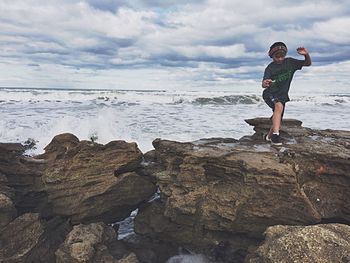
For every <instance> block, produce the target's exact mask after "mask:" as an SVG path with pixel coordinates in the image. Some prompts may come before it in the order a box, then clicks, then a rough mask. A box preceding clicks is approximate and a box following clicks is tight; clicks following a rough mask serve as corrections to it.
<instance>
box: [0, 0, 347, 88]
mask: <svg viewBox="0 0 350 263" xmlns="http://www.w3.org/2000/svg"><path fill="white" fill-rule="evenodd" d="M0 10H1V11H0V32H1V33H0V57H1V59H2V60H3V61H6V63H13V65H18V63H20V61H21V60H22V61H23V65H28V66H29V67H32V68H33V65H43V64H50V65H61V66H68V67H72V68H79V69H81V68H86V69H91V70H110V69H136V68H137V69H140V68H141V69H142V68H145V69H151V68H155V69H159V68H161V67H165V68H167V67H169V68H184V69H186V68H189V69H194V68H198V69H199V70H204V69H203V68H202V67H204V66H203V65H205V67H206V68H210V69H212V68H217V69H223V71H222V72H220V73H215V74H214V75H215V77H214V78H213V80H215V79H216V76H219V77H220V78H233V77H234V78H237V79H254V80H257V79H259V78H260V77H261V76H260V75H261V68H260V66H261V65H264V64H266V63H268V62H269V58H268V57H267V50H268V47H269V46H270V45H271V44H272V43H273V42H275V41H284V42H285V43H287V45H288V46H289V48H290V52H289V54H290V55H291V56H298V55H297V54H296V52H295V49H296V48H297V47H298V46H300V45H305V46H306V47H307V48H308V49H309V50H310V53H311V55H312V58H313V61H314V63H315V65H320V66H322V65H328V64H332V63H338V62H347V61H349V60H350V55H349V54H350V52H349V51H350V50H349V49H350V48H349V46H350V45H349V44H350V32H349V30H347V25H348V24H349V23H350V18H349V13H350V7H348V4H347V3H346V1H331V0H328V1H315V0H313V1H307V2H306V1H293V3H292V2H290V1H278V2H276V1H272V0H268V1H264V2H263V3H262V2H261V1H245V2H242V1H238V0H231V1H228V0H227V1H224V0H220V1H214V0H207V1H202V0H201V1H185V0H183V1H182V0H181V1H179V0H178V1H161V0H152V1H141V0H139V1H132V3H131V1H121V0H102V1H101V0H99V1H97V0H87V1H85V2H84V1H68V0H63V1H61V2H60V3H57V2H56V1H52V0H48V1H44V0H42V1H41V0H36V1H34V0H28V1H16V3H14V2H12V1H9V0H4V1H3V2H1V3H0ZM299 58H302V57H300V56H299ZM247 67H251V70H249V71H241V72H239V71H237V72H235V73H230V72H227V71H226V70H228V69H233V70H235V69H240V68H247ZM199 75H200V74H199ZM214 75H213V76H214ZM203 76H204V74H203ZM206 76H208V74H206ZM197 78H198V76H196V80H197ZM206 78H207V77H206ZM203 79H204V77H203ZM0 84H1V83H0Z"/></svg>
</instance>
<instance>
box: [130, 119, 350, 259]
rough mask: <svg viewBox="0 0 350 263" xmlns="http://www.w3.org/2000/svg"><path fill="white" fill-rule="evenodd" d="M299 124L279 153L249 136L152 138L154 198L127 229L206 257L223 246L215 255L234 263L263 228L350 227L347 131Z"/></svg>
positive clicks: (349, 134) (292, 127)
mask: <svg viewBox="0 0 350 263" xmlns="http://www.w3.org/2000/svg"><path fill="white" fill-rule="evenodd" d="M300 124H301V123H300V122H298V121H291V122H290V126H287V127H286V128H285V136H286V137H285V138H286V141H285V144H284V145H283V147H280V148H276V147H271V146H270V144H269V143H267V142H265V141H263V140H262V136H261V137H260V136H259V137H257V136H256V135H255V136H252V137H250V138H249V137H245V138H243V139H241V140H239V141H237V140H231V141H230V140H228V139H218V138H216V139H207V140H200V141H197V142H193V143H179V142H173V141H167V140H159V139H158V140H155V141H154V147H155V151H156V153H155V155H156V157H155V158H154V160H157V162H158V169H155V168H153V169H152V170H153V171H154V174H153V176H154V177H155V178H156V180H157V184H158V185H159V189H160V197H161V198H160V200H159V201H158V202H159V203H153V204H152V205H151V206H149V207H146V208H145V209H141V210H140V212H139V214H138V215H137V217H136V221H135V231H136V232H137V233H139V234H143V235H147V236H151V237H153V238H159V239H162V240H168V241H174V242H177V243H178V244H182V245H185V246H196V247H197V248H201V249H203V250H205V249H206V250H207V251H209V250H213V251H216V252H217V251H220V249H219V248H218V246H219V244H225V246H224V247H225V249H224V250H225V252H224V253H223V254H226V255H234V257H241V258H242V256H244V253H245V252H244V251H247V249H248V247H249V246H250V245H252V246H254V244H257V242H258V240H259V239H261V238H262V233H263V232H264V231H265V229H266V228H267V227H269V226H273V225H280V224H283V225H286V224H288V225H309V224H315V223H319V222H321V221H322V220H324V221H332V222H343V221H344V222H350V216H349V215H350V213H349V211H350V202H348V200H350V191H348V189H349V187H350V178H349V173H348V171H350V160H349V156H350V147H349V145H350V132H345V131H329V130H328V131H318V130H311V129H307V128H303V127H301V126H300ZM298 125H299V126H298ZM268 127H269V126H267V125H266V131H267V130H268ZM298 127H299V128H298ZM227 244H228V245H227ZM231 248H232V249H233V250H234V252H232V249H231ZM239 250H240V251H239ZM216 252H215V253H213V254H217V253H216ZM220 253H221V252H219V254H220ZM206 254H208V252H206Z"/></svg>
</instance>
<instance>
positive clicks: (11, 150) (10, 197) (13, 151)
mask: <svg viewBox="0 0 350 263" xmlns="http://www.w3.org/2000/svg"><path fill="white" fill-rule="evenodd" d="M24 151H25V147H24V146H22V145H21V144H19V143H0V199H1V202H0V215H2V216H1V217H0V226H5V225H7V224H8V223H9V222H10V221H11V220H12V219H14V218H15V217H16V216H17V215H22V214H24V213H27V212H34V213H37V212H38V213H39V212H40V213H42V214H43V215H44V216H46V215H48V214H49V208H48V206H47V194H46V193H45V191H44V189H43V184H42V182H41V175H42V170H43V166H42V164H41V163H40V162H39V163H32V162H30V160H31V158H28V157H26V156H24V155H23V153H24Z"/></svg>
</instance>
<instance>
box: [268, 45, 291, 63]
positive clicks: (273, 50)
mask: <svg viewBox="0 0 350 263" xmlns="http://www.w3.org/2000/svg"><path fill="white" fill-rule="evenodd" d="M287 52H288V48H287V46H286V44H284V43H283V42H275V43H273V44H272V46H271V47H270V50H269V56H270V58H272V59H273V62H275V63H277V64H281V63H282V62H283V60H284V58H285V56H286V55H287Z"/></svg>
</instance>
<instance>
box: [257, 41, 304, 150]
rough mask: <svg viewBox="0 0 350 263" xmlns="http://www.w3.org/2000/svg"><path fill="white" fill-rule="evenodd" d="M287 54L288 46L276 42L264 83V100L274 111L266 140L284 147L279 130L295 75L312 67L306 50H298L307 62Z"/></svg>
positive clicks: (272, 49)
mask: <svg viewBox="0 0 350 263" xmlns="http://www.w3.org/2000/svg"><path fill="white" fill-rule="evenodd" d="M287 52H288V49H287V46H286V45H285V44H284V43H283V42H276V43H274V44H273V45H272V46H271V47H270V50H269V56H270V58H272V60H273V61H272V62H271V63H270V64H269V65H268V66H267V67H266V69H265V72H264V78H263V81H262V87H263V88H264V92H263V99H264V101H265V102H266V104H267V105H268V106H269V107H270V108H271V109H272V111H273V115H272V126H271V129H270V132H269V133H268V134H266V135H264V139H265V140H267V141H271V143H272V144H274V145H282V143H281V139H280V135H279V130H280V128H281V122H282V118H283V114H284V109H285V105H286V102H288V101H289V96H288V92H289V87H290V83H291V82H292V79H293V75H294V73H295V71H297V70H299V69H301V68H302V67H303V66H310V65H311V58H310V55H309V52H308V51H307V49H306V48H304V47H299V48H297V52H298V54H300V55H303V56H304V57H305V60H298V59H294V58H290V57H287V58H286V55H287Z"/></svg>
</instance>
